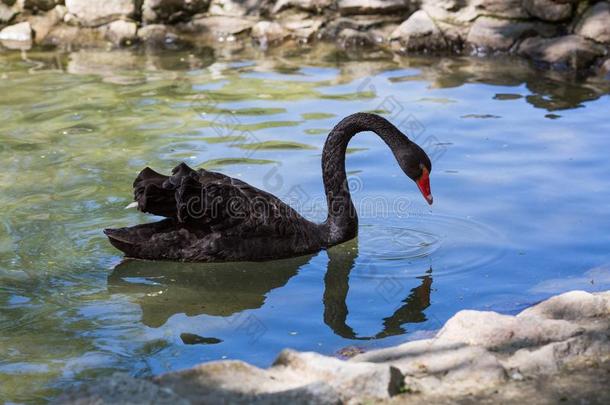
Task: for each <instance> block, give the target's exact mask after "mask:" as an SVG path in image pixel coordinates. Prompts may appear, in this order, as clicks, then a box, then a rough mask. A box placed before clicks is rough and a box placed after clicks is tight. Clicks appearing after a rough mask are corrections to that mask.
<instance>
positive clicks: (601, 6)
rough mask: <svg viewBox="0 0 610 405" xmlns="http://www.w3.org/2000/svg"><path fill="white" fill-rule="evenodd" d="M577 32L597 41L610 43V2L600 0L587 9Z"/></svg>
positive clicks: (577, 27)
mask: <svg viewBox="0 0 610 405" xmlns="http://www.w3.org/2000/svg"><path fill="white" fill-rule="evenodd" d="M575 32H576V34H578V35H582V36H583V37H587V38H590V39H592V40H594V41H596V42H604V43H607V44H610V3H609V2H600V3H597V4H595V5H594V6H593V7H591V8H590V9H589V10H587V12H586V13H585V14H584V15H583V16H582V18H581V20H580V21H579V22H578V25H577V26H576V29H575Z"/></svg>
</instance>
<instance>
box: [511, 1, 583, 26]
mask: <svg viewBox="0 0 610 405" xmlns="http://www.w3.org/2000/svg"><path fill="white" fill-rule="evenodd" d="M523 7H525V9H526V10H527V12H528V13H529V14H531V15H532V16H533V17H536V18H540V19H541V20H544V21H552V22H557V21H563V20H567V19H568V18H570V17H571V16H572V11H573V7H572V4H570V3H559V2H556V1H554V0H523Z"/></svg>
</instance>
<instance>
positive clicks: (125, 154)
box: [0, 46, 610, 402]
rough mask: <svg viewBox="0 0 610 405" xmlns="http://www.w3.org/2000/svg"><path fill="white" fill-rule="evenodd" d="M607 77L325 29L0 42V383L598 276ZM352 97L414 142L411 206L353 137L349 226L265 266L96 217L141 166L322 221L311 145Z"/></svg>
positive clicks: (137, 368) (344, 334)
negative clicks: (279, 46) (218, 41)
mask: <svg viewBox="0 0 610 405" xmlns="http://www.w3.org/2000/svg"><path fill="white" fill-rule="evenodd" d="M609 89H610V85H609V84H608V83H607V82H606V83H603V82H595V81H592V80H589V81H579V80H577V79H573V78H566V77H564V76H561V75H560V74H558V73H549V72H541V71H538V70H535V69H534V68H532V67H531V66H529V65H528V64H527V63H525V62H523V61H520V60H514V59H507V58H501V59H477V58H396V57H392V56H387V55H384V54H368V55H357V54H346V53H344V52H341V51H335V50H332V49H326V48H324V47H323V46H320V47H317V48H315V49H302V50H284V51H282V50H276V51H269V52H268V53H266V54H265V53H262V52H260V51H254V50H248V49H246V50H243V51H240V52H230V51H225V52H221V51H218V50H217V51H213V50H210V49H192V50H174V51H164V52H161V53H152V52H149V51H146V50H139V51H112V52H104V51H79V52H73V53H56V52H43V51H36V52H28V53H20V52H8V51H6V52H4V53H0V94H1V96H0V119H1V122H2V126H1V127H0V162H2V170H0V207H2V210H1V211H0V400H5V401H12V402H44V401H45V400H47V399H49V398H52V397H53V396H55V395H57V393H58V392H60V391H61V389H63V388H65V387H67V386H70V385H72V384H74V383H77V382H82V381H87V380H91V379H93V378H97V377H99V376H103V375H109V374H111V373H113V372H116V371H124V372H127V373H130V374H132V375H138V376H148V375H155V374H159V373H163V372H166V371H170V370H178V369H182V368H186V367H189V366H192V365H194V364H196V363H199V362H202V361H209V360H218V359H241V360H245V361H248V362H251V363H253V364H256V365H259V366H268V365H270V364H271V363H272V361H273V359H274V358H275V356H276V355H277V353H278V352H279V351H280V350H281V349H283V348H286V347H290V348H294V349H298V350H315V351H318V352H321V353H325V354H329V355H335V354H337V353H338V352H339V351H341V349H343V348H346V347H350V346H355V347H356V348H355V349H354V348H351V349H348V351H350V350H351V351H354V350H368V349H372V348H376V347H384V346H389V345H394V344H398V343H401V342H404V341H407V340H410V339H418V338H423V337H427V336H429V335H430V334H432V333H434V331H435V330H437V329H438V328H440V327H441V326H442V324H443V323H444V322H445V321H446V320H447V319H448V318H450V317H451V316H452V315H453V314H455V313H456V312H457V311H459V310H461V309H464V308H472V309H481V310H496V311H500V312H503V313H515V312H517V311H519V310H521V309H523V308H524V307H526V306H529V305H531V304H533V303H535V302H537V301H539V300H541V299H543V298H545V297H548V296H549V295H552V294H555V293H558V292H562V291H566V290H570V289H584V290H587V291H597V290H603V289H607V288H609V286H610V270H609V269H610V265H609V264H610V250H609V249H608V248H609V247H610V232H609V230H610V205H609V204H608V203H607V201H609V200H610V188H609V187H608V178H609V175H610V160H609V159H608V150H610V120H608V111H609V110H610V98H609V97H608V95H607V94H608V91H609ZM356 111H375V112H377V113H380V114H383V115H385V116H386V117H387V118H388V119H390V120H391V121H392V122H394V123H395V124H397V125H399V126H400V127H401V128H402V129H403V130H404V131H405V132H406V133H407V134H408V135H409V136H411V137H412V138H414V139H416V141H417V142H418V143H419V144H421V145H422V146H423V147H424V148H425V149H426V150H427V151H428V153H429V154H430V155H431V157H432V161H433V171H432V175H431V183H432V191H433V194H434V199H435V203H434V205H433V206H432V207H428V206H427V204H426V202H425V201H424V199H423V198H422V197H421V195H420V194H419V192H418V190H417V188H416V186H415V185H414V184H413V183H412V182H411V181H410V180H409V179H408V178H406V177H405V176H404V175H403V174H402V172H401V171H400V169H399V168H398V166H397V164H396V162H395V160H394V158H393V157H392V155H391V153H390V151H389V149H388V148H387V147H386V146H385V144H383V142H382V141H381V140H380V139H378V138H377V137H376V136H374V135H372V134H370V133H365V134H360V135H358V136H357V137H356V138H355V139H354V140H353V141H352V143H351V144H350V150H349V152H350V153H349V156H348V159H347V168H348V172H349V175H350V186H351V188H352V190H353V195H354V199H355V201H356V206H357V208H358V210H359V212H360V224H361V225H360V235H359V237H358V239H357V240H354V241H351V242H348V243H345V244H344V245H341V246H337V247H335V248H333V249H330V250H329V251H324V252H320V253H319V254H315V255H312V256H307V257H299V258H294V259H288V260H281V261H277V262H268V263H226V264H179V263H155V262H138V261H126V262H121V259H122V258H121V255H120V253H119V252H118V251H117V250H115V249H113V248H112V247H111V246H110V244H109V243H108V241H107V240H106V238H105V236H104V235H103V234H102V229H103V228H105V227H117V226H126V225H133V224H136V223H140V222H145V221H152V220H154V219H155V218H153V217H151V216H149V215H144V214H140V213H137V212H135V211H133V210H125V209H124V207H125V206H126V205H127V204H129V203H130V202H131V183H132V181H133V178H134V176H135V175H136V174H137V173H138V171H139V170H140V169H141V168H143V167H144V166H146V165H149V166H151V167H153V168H155V169H157V170H159V171H164V172H167V171H169V170H170V169H171V168H172V167H173V166H175V165H176V164H178V163H179V162H180V161H185V162H187V163H188V164H189V165H191V166H192V167H205V168H210V169H214V170H219V171H222V172H223V173H226V174H228V175H231V176H235V177H238V178H241V179H243V180H245V181H247V182H249V183H251V184H253V185H254V186H257V187H259V188H262V189H265V190H268V191H271V192H273V193H274V194H276V195H278V196H280V197H282V198H284V199H287V200H289V201H290V202H292V203H293V204H297V202H298V204H297V205H298V208H299V210H301V211H302V212H303V213H304V214H305V215H306V216H307V217H308V218H312V219H317V220H321V219H323V218H324V216H325V203H324V199H323V187H322V180H321V169H320V155H321V149H322V146H323V143H324V140H325V135H326V134H327V133H328V131H329V130H330V129H331V128H332V127H333V125H334V124H335V123H337V122H338V121H339V120H340V119H341V118H342V117H344V116H346V115H348V114H350V113H353V112H356Z"/></svg>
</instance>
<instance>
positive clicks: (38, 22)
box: [27, 6, 67, 44]
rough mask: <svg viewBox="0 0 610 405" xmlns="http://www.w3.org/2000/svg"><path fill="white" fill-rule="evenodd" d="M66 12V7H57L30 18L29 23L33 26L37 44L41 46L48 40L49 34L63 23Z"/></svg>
mask: <svg viewBox="0 0 610 405" xmlns="http://www.w3.org/2000/svg"><path fill="white" fill-rule="evenodd" d="M66 12H67V11H66V8H65V7H64V6H56V7H55V8H54V9H52V10H50V11H48V12H46V13H38V14H36V15H31V16H29V17H28V18H27V21H28V22H29V23H30V25H31V26H32V31H34V40H35V42H36V43H38V44H40V43H41V42H42V41H43V40H44V39H45V38H46V36H47V34H48V33H49V32H50V31H51V30H52V29H53V27H55V26H56V25H57V24H59V23H60V22H61V21H63V18H64V16H65V15H66Z"/></svg>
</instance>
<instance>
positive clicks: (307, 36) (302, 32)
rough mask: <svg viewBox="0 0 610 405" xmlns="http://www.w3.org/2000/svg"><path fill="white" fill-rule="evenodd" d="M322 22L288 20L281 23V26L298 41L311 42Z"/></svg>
mask: <svg viewBox="0 0 610 405" xmlns="http://www.w3.org/2000/svg"><path fill="white" fill-rule="evenodd" d="M323 23H324V20H322V19H320V18H317V19H316V18H307V19H289V20H285V21H282V24H283V26H284V27H285V28H286V29H287V30H288V31H289V32H290V34H291V35H292V36H293V37H294V38H297V39H298V40H299V41H301V42H304V43H307V42H309V41H311V40H312V39H313V38H314V37H315V35H316V34H317V33H318V31H319V30H320V27H321V26H322V24H323Z"/></svg>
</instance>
